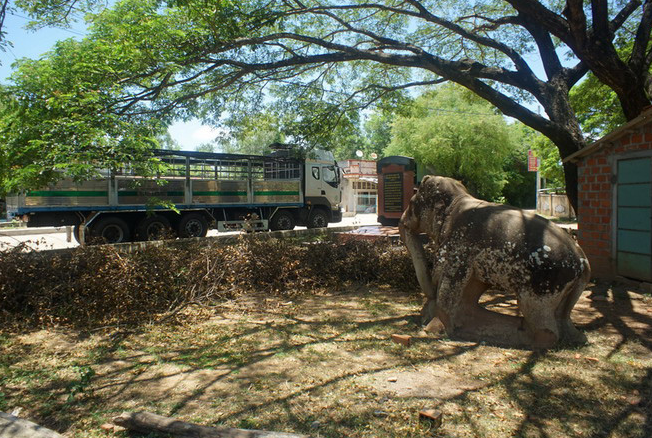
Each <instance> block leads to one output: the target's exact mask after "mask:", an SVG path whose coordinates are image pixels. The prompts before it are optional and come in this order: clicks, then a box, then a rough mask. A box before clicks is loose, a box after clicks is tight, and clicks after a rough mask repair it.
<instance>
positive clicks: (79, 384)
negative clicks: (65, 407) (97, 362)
mask: <svg viewBox="0 0 652 438" xmlns="http://www.w3.org/2000/svg"><path fill="white" fill-rule="evenodd" d="M73 370H74V371H75V372H76V373H77V374H78V375H79V377H78V379H76V380H74V381H72V382H70V384H69V385H68V399H67V402H68V403H72V402H74V401H75V399H76V398H77V397H78V396H79V395H83V394H84V393H85V392H86V390H87V389H88V387H89V386H90V384H91V380H92V379H93V376H94V375H95V370H94V369H93V368H91V367H90V366H88V365H75V366H74V367H73Z"/></svg>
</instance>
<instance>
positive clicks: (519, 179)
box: [502, 123, 536, 208]
mask: <svg viewBox="0 0 652 438" xmlns="http://www.w3.org/2000/svg"><path fill="white" fill-rule="evenodd" d="M510 127H511V128H512V130H513V131H514V132H513V134H512V135H514V137H515V138H516V139H518V141H517V142H516V143H517V147H515V148H514V149H513V150H512V152H511V154H510V155H509V157H508V158H507V160H506V162H505V166H504V170H505V179H506V181H507V182H506V183H505V186H504V187H503V191H502V194H503V197H504V201H505V203H506V204H509V205H513V206H514V207H520V208H534V206H535V204H536V199H535V198H536V196H535V192H536V172H528V170H527V151H528V147H529V146H528V143H527V138H526V137H525V136H524V133H523V131H524V129H523V128H525V126H524V125H522V124H520V123H514V124H513V125H511V126H510Z"/></svg>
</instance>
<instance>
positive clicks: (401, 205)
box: [376, 155, 417, 226]
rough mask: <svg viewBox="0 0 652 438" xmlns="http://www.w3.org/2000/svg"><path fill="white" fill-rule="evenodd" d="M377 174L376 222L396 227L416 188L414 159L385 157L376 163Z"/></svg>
mask: <svg viewBox="0 0 652 438" xmlns="http://www.w3.org/2000/svg"><path fill="white" fill-rule="evenodd" d="M376 170H377V172H378V222H380V224H381V225H384V226H397V225H398V221H399V220H400V219H401V215H402V214H403V212H404V211H405V209H407V207H408V204H409V202H410V199H411V198H412V195H413V194H414V189H415V188H416V187H417V165H416V162H415V161H414V158H410V157H402V156H397V155H395V156H390V157H385V158H383V159H382V160H380V161H378V163H376Z"/></svg>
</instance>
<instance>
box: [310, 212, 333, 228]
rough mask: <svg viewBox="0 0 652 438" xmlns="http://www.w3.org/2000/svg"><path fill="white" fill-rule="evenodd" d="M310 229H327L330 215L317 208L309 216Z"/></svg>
mask: <svg viewBox="0 0 652 438" xmlns="http://www.w3.org/2000/svg"><path fill="white" fill-rule="evenodd" d="M306 226H307V227H308V228H326V227H327V226H328V213H326V212H325V211H324V210H323V209H321V208H315V209H313V210H312V212H310V216H308V223H307V224H306Z"/></svg>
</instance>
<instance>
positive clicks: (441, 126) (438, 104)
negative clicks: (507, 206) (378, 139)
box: [385, 85, 517, 200]
mask: <svg viewBox="0 0 652 438" xmlns="http://www.w3.org/2000/svg"><path fill="white" fill-rule="evenodd" d="M516 147H517V138H515V136H514V135H513V131H512V130H511V129H510V128H509V126H508V125H507V123H506V122H505V120H504V118H503V117H502V115H500V114H499V113H497V112H496V111H495V109H494V108H492V107H491V105H489V104H488V103H486V102H484V101H482V100H481V99H479V98H478V97H476V96H475V95H473V94H472V93H471V92H469V91H466V90H464V89H462V88H460V87H458V86H454V85H446V86H443V87H440V88H438V89H436V90H433V91H430V92H428V93H426V94H424V95H422V96H421V97H419V98H417V99H416V101H415V102H414V105H413V107H412V109H411V111H410V114H409V116H405V117H398V118H397V119H396V120H395V121H394V125H393V128H392V143H391V145H390V146H389V147H388V148H387V149H385V155H407V156H412V157H414V158H415V159H416V160H417V161H418V162H420V163H422V164H424V165H426V166H429V167H432V168H433V170H434V171H435V172H436V173H437V174H438V175H443V176H449V177H452V178H455V179H458V180H461V181H462V182H463V183H464V184H465V185H466V187H467V188H468V189H469V190H470V191H471V193H473V194H474V195H476V196H479V197H480V198H483V199H488V200H498V199H499V198H500V196H501V193H502V189H503V187H504V185H505V184H506V182H507V174H506V172H505V170H504V166H505V162H506V160H507V159H508V157H509V156H510V154H511V153H512V151H513V150H514V149H515V148H516Z"/></svg>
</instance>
